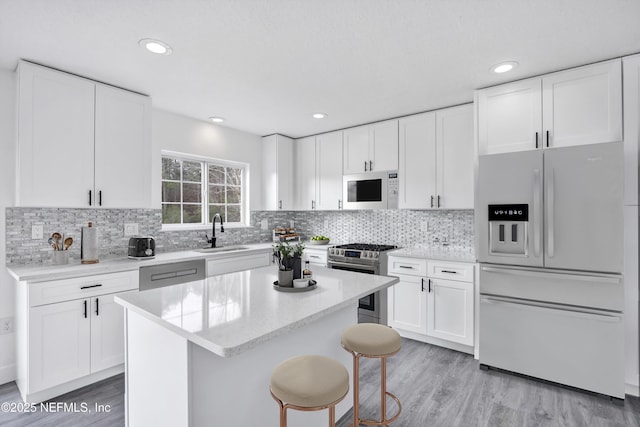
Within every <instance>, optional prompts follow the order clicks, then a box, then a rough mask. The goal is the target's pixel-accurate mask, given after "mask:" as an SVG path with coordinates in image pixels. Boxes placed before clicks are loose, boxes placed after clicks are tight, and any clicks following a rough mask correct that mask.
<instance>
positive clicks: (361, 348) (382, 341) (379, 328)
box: [341, 323, 402, 356]
mask: <svg viewBox="0 0 640 427" xmlns="http://www.w3.org/2000/svg"><path fill="white" fill-rule="evenodd" d="M341 342H342V346H343V347H344V348H345V349H347V350H350V351H354V352H356V353H362V354H366V355H370V356H383V355H385V354H391V353H395V352H396V351H398V350H400V346H401V343H402V341H401V339H400V334H398V332H396V331H394V330H393V329H391V328H389V327H388V326H384V325H378V324H377V323H360V324H357V325H353V326H350V327H349V328H347V329H345V331H344V332H343V333H342V338H341Z"/></svg>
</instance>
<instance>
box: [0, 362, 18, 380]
mask: <svg viewBox="0 0 640 427" xmlns="http://www.w3.org/2000/svg"><path fill="white" fill-rule="evenodd" d="M15 380H16V364H15V363H12V364H11V365H6V366H0V384H6V383H10V382H11V381H15Z"/></svg>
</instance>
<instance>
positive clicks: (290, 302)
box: [115, 266, 398, 427]
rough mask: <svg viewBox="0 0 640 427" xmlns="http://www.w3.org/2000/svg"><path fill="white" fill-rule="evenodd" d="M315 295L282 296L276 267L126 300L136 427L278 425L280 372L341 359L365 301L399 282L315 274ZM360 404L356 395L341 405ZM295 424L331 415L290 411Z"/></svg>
mask: <svg viewBox="0 0 640 427" xmlns="http://www.w3.org/2000/svg"><path fill="white" fill-rule="evenodd" d="M314 279H315V280H316V281H317V288H316V289H313V290H311V291H308V292H297V293H294V292H280V291H277V290H275V289H274V288H273V283H274V282H275V281H276V280H277V270H276V268H275V267H273V266H269V267H263V268H258V269H253V270H247V271H242V272H237V273H230V274H225V275H220V276H213V277H209V278H208V279H206V280H203V281H197V282H190V283H186V284H181V285H175V286H169V287H165V288H159V289H153V290H148V291H143V292H134V293H128V294H123V295H120V296H117V297H116V298H115V300H116V302H117V303H118V304H121V305H122V306H123V307H124V308H125V323H126V326H125V329H126V355H125V366H126V397H125V399H126V407H127V422H128V426H129V427H138V426H149V425H153V426H172V427H177V426H205V425H206V426H250V425H278V405H277V404H276V402H275V401H274V400H273V399H272V398H271V395H270V393H269V378H270V375H271V371H272V369H273V368H274V367H275V366H276V365H277V364H278V363H280V362H282V361H283V360H285V359H287V358H289V357H293V356H296V355H301V354H320V355H325V356H328V357H333V358H335V359H337V360H339V361H340V362H342V363H343V364H344V365H345V367H347V369H348V370H349V372H350V375H352V373H351V363H352V362H351V356H350V354H349V353H347V352H346V351H344V350H343V349H342V348H341V346H340V335H341V333H342V331H343V330H344V329H345V328H346V327H348V326H350V325H352V324H354V323H356V322H357V303H358V299H359V298H361V297H363V296H366V295H368V294H370V293H373V292H376V291H379V290H383V289H386V288H387V287H389V286H391V285H393V284H395V283H397V281H398V279H396V278H394V277H386V276H373V275H367V274H361V273H354V272H347V271H340V270H331V269H327V268H323V267H315V268H314ZM351 406H352V397H351V392H349V394H348V395H347V397H346V398H345V399H344V400H343V401H342V402H341V403H340V404H339V405H338V406H336V416H337V417H338V418H339V417H341V416H342V415H343V414H345V413H346V412H347V411H348V410H349V409H350V408H351ZM289 412H290V413H289V419H290V421H291V425H305V426H316V425H317V426H325V425H326V423H327V414H326V411H319V412H299V411H289Z"/></svg>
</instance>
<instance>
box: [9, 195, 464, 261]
mask: <svg viewBox="0 0 640 427" xmlns="http://www.w3.org/2000/svg"><path fill="white" fill-rule="evenodd" d="M89 221H92V222H93V223H94V225H95V226H96V227H97V228H98V240H99V246H100V256H101V257H105V256H126V253H127V244H128V241H129V237H125V236H124V224H125V223H137V224H138V231H139V234H141V235H152V236H154V237H155V238H156V250H157V252H159V253H160V252H170V251H177V250H184V249H194V248H199V247H204V246H205V245H206V241H205V237H204V234H205V233H207V234H210V231H206V230H184V231H162V214H161V211H160V210H159V209H63V208H6V240H5V244H6V263H7V265H10V264H34V263H45V262H50V258H51V252H52V249H51V247H50V246H49V244H48V243H47V239H48V238H49V236H51V234H52V233H53V232H55V231H58V232H60V233H64V234H65V236H71V237H73V239H74V244H73V246H72V247H71V248H70V249H69V251H70V254H69V255H70V256H71V257H72V258H74V259H79V258H80V230H81V227H82V226H85V225H87V223H88V222H89ZM291 222H293V225H294V227H295V228H296V231H297V232H298V233H300V234H301V235H302V236H303V237H304V238H309V237H311V236H313V235H314V234H322V235H325V236H327V237H330V238H331V240H332V242H334V243H354V242H359V243H381V244H382V243H384V244H392V245H397V246H400V247H414V246H422V247H438V246H446V247H449V248H451V249H455V250H461V251H468V252H473V239H474V237H473V235H474V220H473V210H437V211H417V210H415V211H414V210H397V209H394V210H362V211H343V210H340V211H254V212H252V213H251V224H250V226H249V227H240V228H230V227H226V228H225V232H224V233H219V232H218V233H216V234H217V237H218V244H219V245H220V246H222V245H235V244H242V243H258V242H269V241H271V236H272V234H271V230H272V229H273V228H275V227H276V226H283V227H289V226H290V225H291ZM33 225H42V226H43V229H44V238H43V239H31V229H32V226H33ZM216 227H218V226H216Z"/></svg>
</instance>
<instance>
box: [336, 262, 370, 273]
mask: <svg viewBox="0 0 640 427" xmlns="http://www.w3.org/2000/svg"><path fill="white" fill-rule="evenodd" d="M334 265H335V266H337V267H346V268H353V269H354V270H369V271H373V272H375V271H376V267H375V266H373V265H367V264H352V263H349V262H336V261H329V262H328V263H327V267H329V268H333V266H334Z"/></svg>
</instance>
